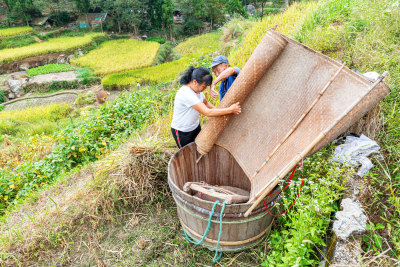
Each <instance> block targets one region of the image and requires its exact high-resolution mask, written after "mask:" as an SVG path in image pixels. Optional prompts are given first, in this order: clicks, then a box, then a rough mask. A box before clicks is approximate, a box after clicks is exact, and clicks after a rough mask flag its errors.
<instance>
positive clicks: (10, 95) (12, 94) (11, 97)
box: [7, 91, 15, 99]
mask: <svg viewBox="0 0 400 267" xmlns="http://www.w3.org/2000/svg"><path fill="white" fill-rule="evenodd" d="M7 97H8V99H14V98H15V94H14V93H13V92H11V91H8V96H7Z"/></svg>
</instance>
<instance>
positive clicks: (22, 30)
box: [0, 27, 33, 38]
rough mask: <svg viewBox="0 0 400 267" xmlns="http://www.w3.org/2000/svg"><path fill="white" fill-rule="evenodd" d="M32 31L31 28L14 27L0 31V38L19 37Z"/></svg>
mask: <svg viewBox="0 0 400 267" xmlns="http://www.w3.org/2000/svg"><path fill="white" fill-rule="evenodd" d="M32 30H33V29H32V28H31V27H15V28H6V29H0V38H1V37H8V36H14V35H21V34H24V33H29V32H32Z"/></svg>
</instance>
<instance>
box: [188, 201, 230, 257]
mask: <svg viewBox="0 0 400 267" xmlns="http://www.w3.org/2000/svg"><path fill="white" fill-rule="evenodd" d="M218 203H219V200H217V201H215V202H214V205H213V207H212V209H211V213H210V217H208V225H207V228H206V231H205V232H204V235H203V237H202V238H201V240H200V241H199V242H195V241H193V240H192V239H190V237H189V235H188V234H187V233H186V230H185V229H183V232H184V233H185V236H186V239H187V241H189V242H190V243H193V244H195V245H196V246H198V245H200V244H201V243H203V241H204V239H205V238H206V236H207V234H208V231H210V228H211V220H212V216H213V215H214V211H215V207H216V206H217V205H218ZM224 210H225V203H222V209H221V212H220V214H219V234H218V242H217V246H216V248H215V255H214V259H213V262H214V263H215V262H217V261H219V260H220V259H221V257H222V252H221V253H220V254H219V256H218V248H219V242H220V241H221V234H222V216H223V214H224ZM217 256H218V257H217Z"/></svg>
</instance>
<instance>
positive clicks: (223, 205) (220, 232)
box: [213, 202, 225, 263]
mask: <svg viewBox="0 0 400 267" xmlns="http://www.w3.org/2000/svg"><path fill="white" fill-rule="evenodd" d="M224 210H225V202H224V203H223V204H222V209H221V213H220V214H219V234H218V242H217V247H216V248H215V255H214V259H213V262H214V263H216V262H217V261H219V260H220V259H221V257H222V252H221V253H220V254H219V256H218V257H217V255H218V247H219V241H221V234H222V215H223V214H224Z"/></svg>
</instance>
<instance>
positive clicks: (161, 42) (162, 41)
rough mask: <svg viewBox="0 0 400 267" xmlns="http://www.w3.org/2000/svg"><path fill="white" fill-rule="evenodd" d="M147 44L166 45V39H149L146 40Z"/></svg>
mask: <svg viewBox="0 0 400 267" xmlns="http://www.w3.org/2000/svg"><path fill="white" fill-rule="evenodd" d="M146 41H147V42H157V43H159V44H165V39H164V38H161V37H149V38H147V39H146Z"/></svg>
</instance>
